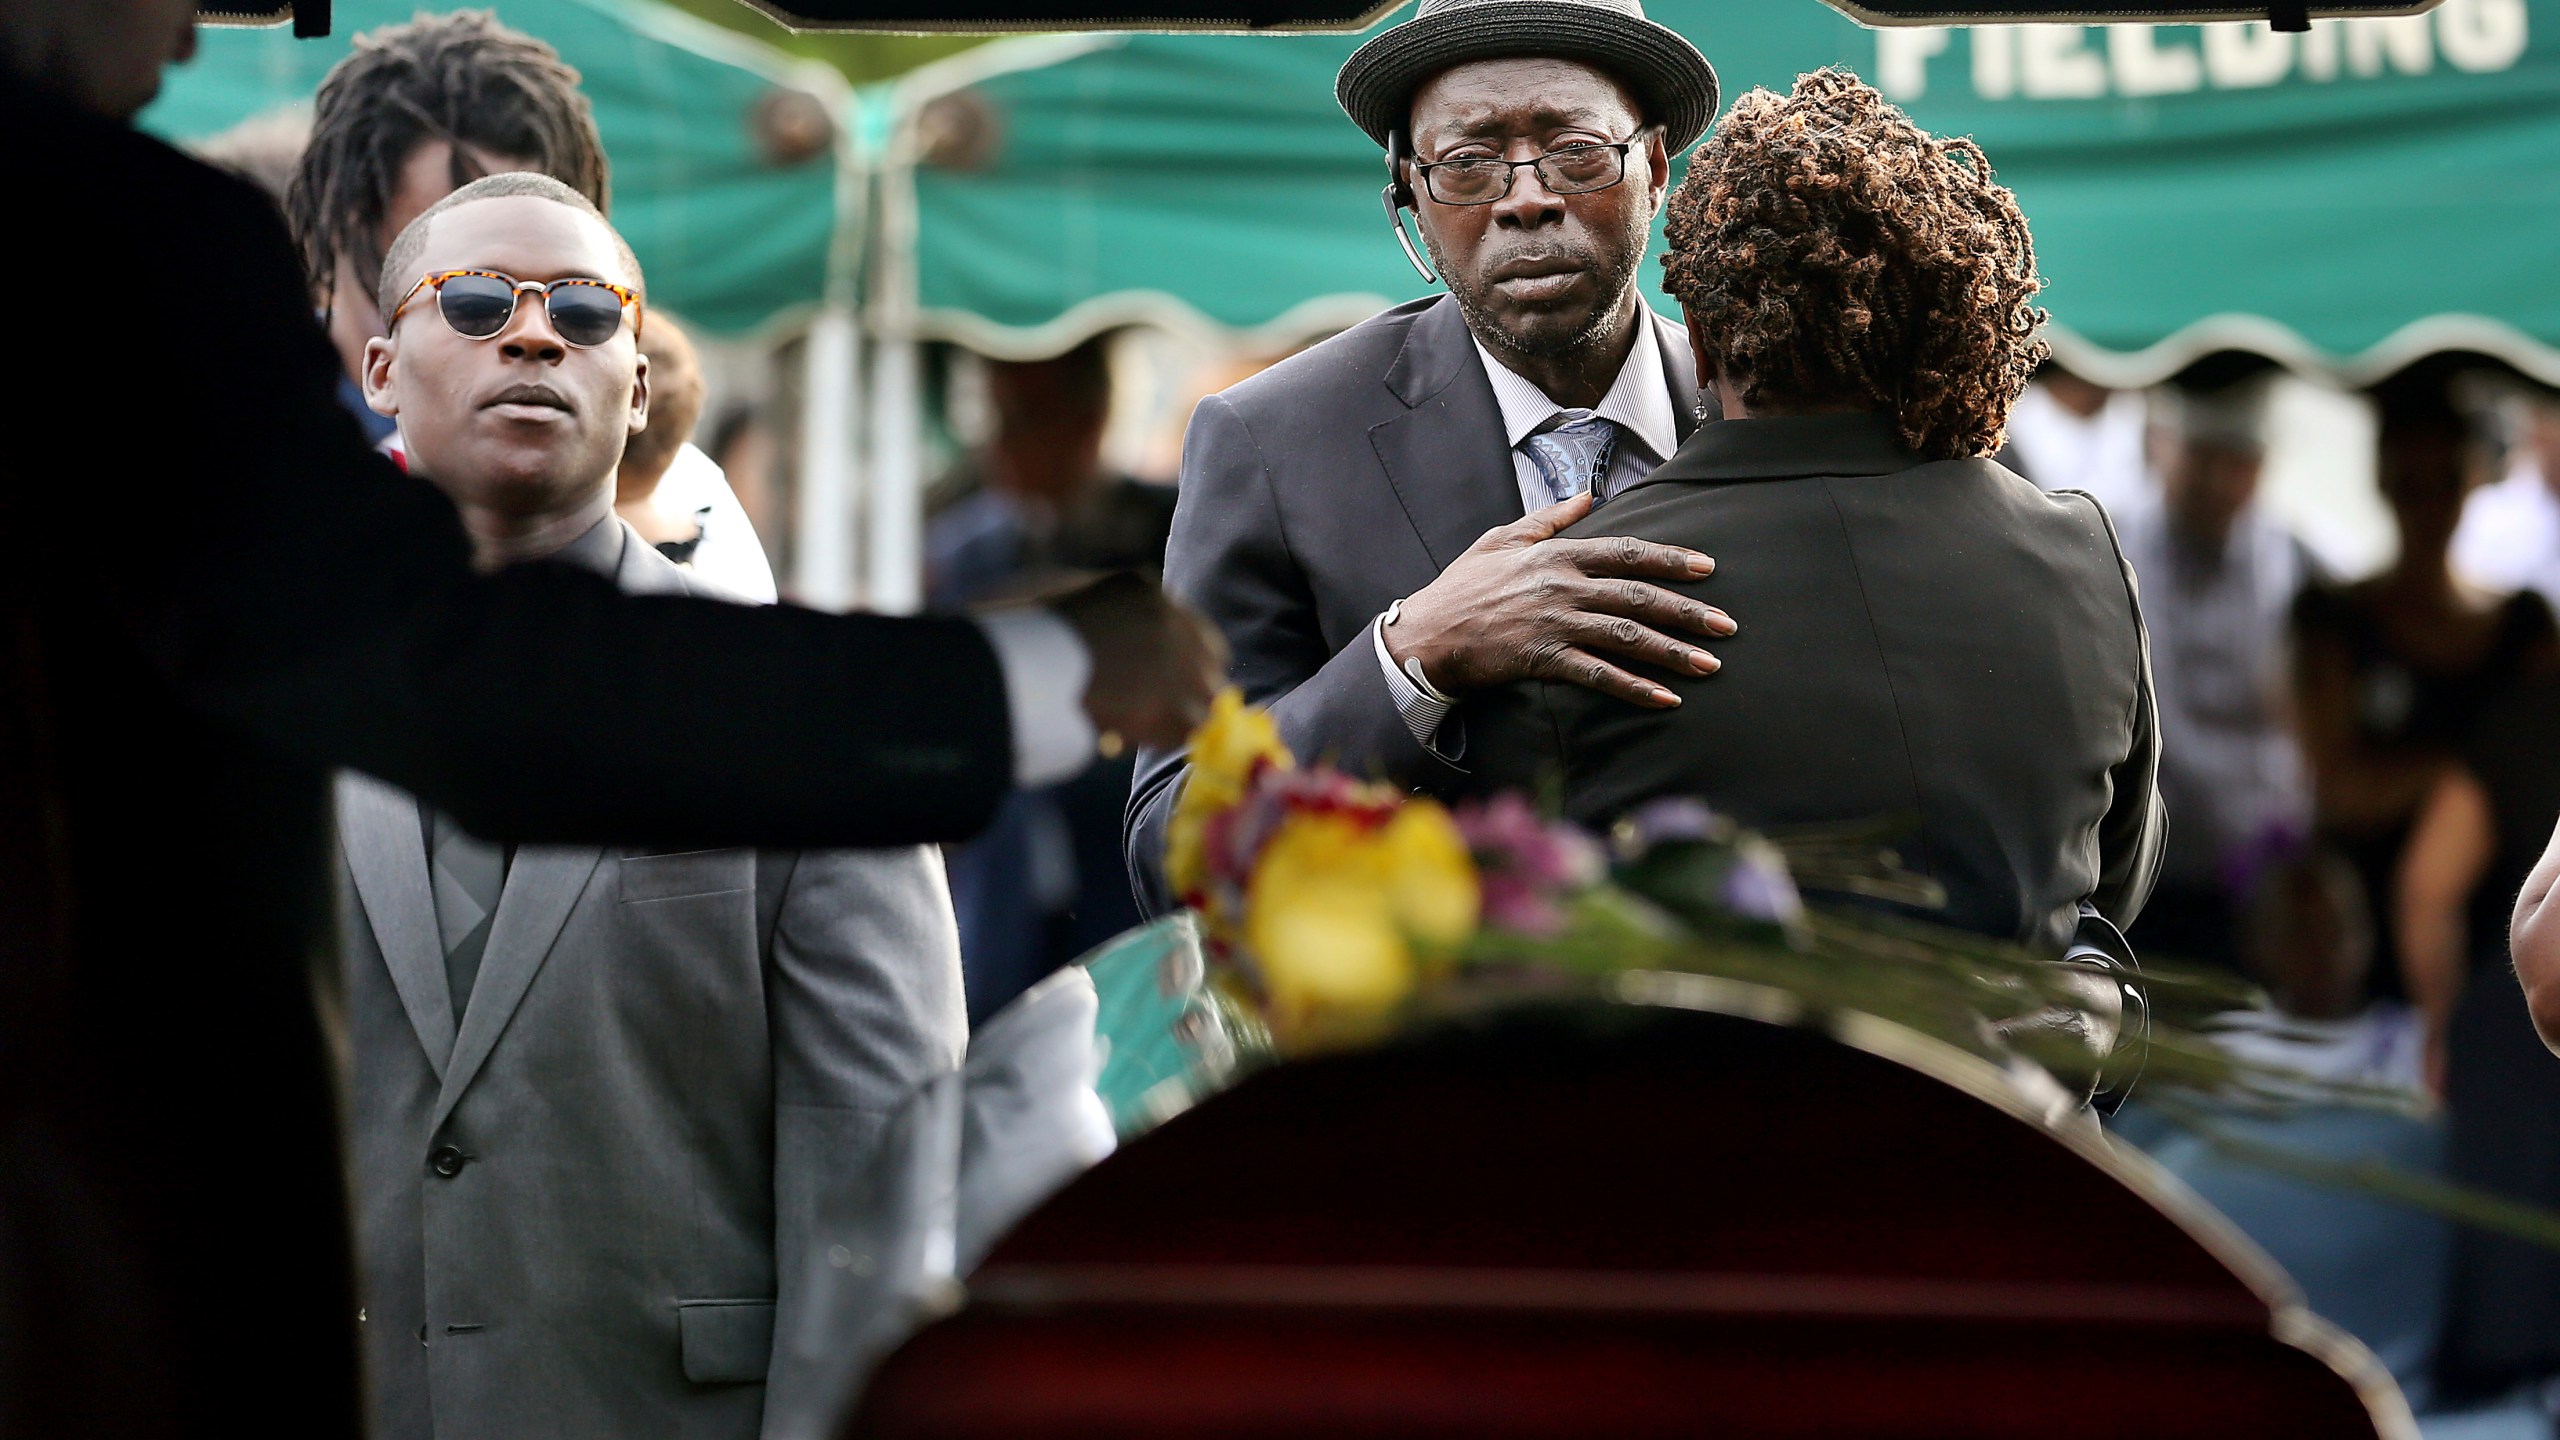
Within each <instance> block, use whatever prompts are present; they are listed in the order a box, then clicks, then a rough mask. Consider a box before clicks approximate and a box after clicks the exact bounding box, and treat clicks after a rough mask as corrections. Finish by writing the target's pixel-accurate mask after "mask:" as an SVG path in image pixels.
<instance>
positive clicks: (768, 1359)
mask: <svg viewBox="0 0 2560 1440" xmlns="http://www.w3.org/2000/svg"><path fill="white" fill-rule="evenodd" d="M676 1334H677V1336H678V1337H679V1339H680V1340H681V1341H682V1343H683V1347H684V1378H686V1379H687V1380H690V1381H692V1382H693V1383H694V1384H696V1385H761V1384H763V1383H764V1375H765V1370H766V1369H767V1368H768V1367H770V1366H771V1365H772V1363H773V1302H772V1301H770V1300H678V1301H677V1302H676Z"/></svg>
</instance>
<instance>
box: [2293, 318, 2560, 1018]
mask: <svg viewBox="0 0 2560 1440" xmlns="http://www.w3.org/2000/svg"><path fill="white" fill-rule="evenodd" d="M2374 400H2375V403H2376V406H2377V409H2378V411H2379V420H2380V427H2379V439H2378V442H2377V443H2378V450H2379V453H2378V455H2377V466H2376V468H2377V472H2378V479H2379V481H2380V484H2381V489H2382V495H2383V498H2384V500H2386V501H2387V502H2388V503H2389V504H2390V506H2391V511H2392V515H2393V517H2394V518H2395V519H2396V520H2397V522H2398V526H2399V533H2400V550H2399V554H2398V556H2397V557H2396V558H2395V559H2394V560H2393V561H2392V563H2391V566H2390V568H2389V569H2387V570H2385V571H2384V572H2383V573H2381V574H2380V575H2377V576H2374V577H2372V578H2370V579H2366V580H2360V581H2357V582H2354V583H2353V584H2347V585H2323V584H2315V585H2310V586H2306V587H2305V588H2304V589H2303V591H2302V594H2301V596H2300V598H2299V599H2298V600H2297V601H2296V602H2295V605H2294V611H2293V647H2294V706H2295V714H2296V719H2297V723H2298V725H2299V727H2300V732H2301V736H2302V748H2303V755H2304V759H2305V761H2306V762H2307V764H2308V765H2309V768H2310V775H2311V786H2312V797H2313V827H2314V830H2315V833H2316V834H2317V835H2318V836H2319V837H2320V839H2321V840H2322V841H2323V843H2326V844H2331V845H2334V846H2336V847H2337V848H2338V850H2339V851H2340V852H2341V853H2342V854H2344V855H2346V856H2347V857H2348V859H2349V860H2350V861H2351V862H2352V863H2353V864H2354V865H2355V867H2356V870H2357V873H2358V874H2359V875H2360V876H2361V877H2362V879H2363V881H2364V886H2365V891H2366V894H2367V895H2368V896H2369V897H2371V899H2372V900H2373V903H2374V905H2375V907H2376V909H2377V911H2378V912H2380V913H2379V917H2378V923H2377V925H2376V933H2377V936H2378V937H2379V939H2380V942H2381V957H2380V963H2378V964H2377V965H2376V966H2375V967H2374V985H2375V989H2376V991H2377V993H2380V994H2385V995H2390V996H2394V997H2400V996H2408V995H2409V993H2410V992H2409V981H2408V978H2407V977H2408V970H2407V966H2406V964H2405V962H2404V960H2403V957H2402V955H2401V953H2400V942H2401V940H2402V938H2403V936H2404V935H2405V934H2406V933H2407V932H2406V930H2405V928H2404V927H2403V926H2402V925H2401V923H2400V919H2399V914H2398V906H2399V900H2400V897H2401V895H2402V893H2403V889H2402V886H2401V879H2400V867H2401V857H2402V852H2403V850H2404V849H2405V847H2406V846H2407V843H2408V839H2409V836H2410V832H2411V829H2412V827H2413V826H2414V825H2415V824H2416V823H2417V820H2418V817H2419V814H2420V811H2421V810H2422V809H2423V808H2424V807H2425V806H2426V804H2427V802H2428V798H2429V796H2430V795H2431V794H2433V793H2434V792H2435V790H2436V788H2437V786H2438V784H2439V783H2440V782H2442V781H2443V780H2444V779H2445V777H2446V776H2447V774H2448V773H2449V772H2450V771H2451V770H2452V768H2453V767H2454V766H2455V765H2456V764H2457V763H2458V762H2459V761H2460V760H2461V759H2462V756H2463V747H2464V746H2465V744H2466V743H2467V742H2468V741H2469V739H2470V737H2471V734H2472V732H2473V729H2474V727H2475V726H2476V725H2477V724H2478V723H2479V721H2480V719H2481V717H2482V715H2483V714H2484V712H2485V711H2486V710H2487V709H2488V707H2489V706H2490V704H2491V703H2492V702H2493V701H2496V700H2498V699H2499V698H2500V697H2501V696H2502V695H2504V694H2505V693H2506V692H2508V691H2510V690H2511V689H2513V688H2514V687H2515V686H2516V685H2517V684H2518V682H2519V681H2521V680H2522V679H2524V678H2525V677H2527V676H2531V675H2536V674H2539V673H2542V672H2543V671H2545V670H2547V669H2548V668H2549V667H2550V666H2551V665H2552V664H2553V663H2555V657H2560V631H2555V627H2554V625H2553V622H2552V615H2551V611H2550V609H2549V607H2547V606H2546V605H2544V603H2543V602H2542V599H2541V598H2540V597H2539V596H2536V595H2533V594H2530V593H2522V594H2515V595H2503V596H2502V595H2495V594H2491V593H2488V592H2485V591H2481V590H2478V589H2475V588H2473V587H2471V586H2470V585H2467V584H2464V583H2463V582H2461V581H2459V580H2458V579H2456V578H2455V576H2454V575H2453V573H2452V570H2451V568H2450V565H2449V560H2448V553H2447V552H2448V547H2449V546H2450V545H2451V543H2452V539H2453V531H2454V526H2455V525H2456V523H2457V522H2458V521H2459V519H2460V517H2461V514H2462V507H2463V502H2464V499H2465V498H2466V497H2467V496H2468V495H2469V494H2470V492H2471V490H2472V489H2473V488H2474V487H2475V486H2476V485H2477V484H2478V483H2479V482H2480V480H2481V479H2482V478H2484V475H2485V473H2486V471H2487V469H2488V466H2489V464H2490V461H2491V458H2492V457H2491V452H2490V449H2489V447H2488V446H2487V445H2486V444H2484V443H2483V438H2482V436H2481V435H2480V433H2479V432H2478V431H2477V429H2476V428H2475V427H2474V426H2473V424H2472V422H2471V420H2470V418H2469V417H2468V416H2466V415H2465V414H2463V412H2462V411H2461V410H2460V409H2458V408H2457V407H2456V406H2455V404H2454V402H2453V398H2452V395H2451V393H2450V391H2449V388H2448V385H2447V382H2446V377H2445V376H2444V374H2443V373H2442V372H2441V371H2439V370H2437V369H2435V368H2434V367H2428V368H2427V369H2425V370H2423V371H2417V372H2410V373H2406V374H2403V375H2401V376H2399V377H2397V378H2395V379H2393V380H2391V381H2388V382H2385V384H2383V385H2382V386H2381V387H2379V388H2378V389H2377V391H2376V393H2375V396H2374ZM2536 823H2537V824H2539V823H2540V822H2539V821H2537V822H2536ZM2439 963H2440V962H2439ZM2412 998H2414V997H2412Z"/></svg>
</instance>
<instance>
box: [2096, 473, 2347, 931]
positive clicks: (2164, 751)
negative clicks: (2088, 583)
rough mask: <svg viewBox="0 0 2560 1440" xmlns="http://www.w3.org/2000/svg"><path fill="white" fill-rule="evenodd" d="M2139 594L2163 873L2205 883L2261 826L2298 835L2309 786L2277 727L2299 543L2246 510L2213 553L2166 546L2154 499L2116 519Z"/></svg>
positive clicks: (2289, 737)
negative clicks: (2161, 813) (2165, 822)
mask: <svg viewBox="0 0 2560 1440" xmlns="http://www.w3.org/2000/svg"><path fill="white" fill-rule="evenodd" d="M2116 533H2117V535H2118V537H2119V540H2120V542H2121V543H2122V545H2123V547H2124V556H2125V559H2126V560H2128V561H2130V562H2131V563H2132V565H2133V572H2134V574H2135V575H2136V576H2137V577H2138V578H2139V579H2140V582H2141V585H2142V619H2143V624H2144V627H2145V628H2146V629H2148V630H2149V632H2150V636H2151V677H2152V691H2153V695H2154V697H2155V699H2156V701H2157V703H2158V705H2159V708H2160V793H2161V797H2162V798H2163V799H2164V800H2165V801H2166V802H2167V803H2168V807H2169V814H2170V815H2171V816H2172V817H2173V820H2172V823H2171V825H2170V827H2169V839H2168V850H2167V854H2166V856H2165V857H2164V871H2165V873H2166V874H2167V875H2168V876H2169V877H2171V878H2173V879H2176V880H2180V881H2185V882H2188V883H2194V884H2210V883H2212V882H2214V881H2215V880H2217V879H2218V878H2219V877H2220V876H2221V873H2222V866H2223V863H2224V861H2225V860H2226V859H2227V858H2228V857H2229V856H2230V855H2231V854H2232V853H2233V852H2234V851H2236V850H2239V849H2242V848H2243V847H2246V846H2249V845H2251V844H2252V843H2253V842H2256V841H2260V840H2263V839H2264V838H2265V837H2266V835H2267V834H2268V832H2269V831H2271V830H2274V831H2283V832H2288V833H2292V834H2300V833H2301V832H2302V830H2303V828H2304V827H2305V826H2306V825H2307V824H2308V821H2309V818H2310V805H2311V801H2310V784H2309V779H2308V776H2307V774H2306V772H2305V770H2304V768H2303V761H2302V752H2301V748H2300V746H2299V745H2298V744H2297V743H2296V741H2295V739H2294V736H2293V730H2292V727H2291V725H2290V724H2289V723H2288V718H2287V717H2288V709H2287V702H2286V698H2285V697H2286V681H2287V676H2288V674H2289V665H2290V662H2289V659H2288V656H2289V654H2290V648H2289V645H2288V643H2287V641H2288V636H2289V634H2290V623H2291V616H2292V608H2293V597H2294V594H2295V592H2296V591H2298V590H2300V589H2301V588H2302V584H2303V581H2304V578H2305V577H2304V574H2303V570H2304V566H2303V560H2302V550H2301V547H2300V546H2298V545H2297V544H2295V543H2294V540H2293V538H2292V537H2291V536H2290V535H2287V534H2286V533H2285V532H2284V530H2283V529H2281V528H2280V527H2278V526H2277V525H2276V523H2275V521H2274V520H2272V519H2271V518H2269V517H2268V516H2267V515H2266V514H2265V512H2263V511H2261V510H2260V509H2258V508H2257V507H2256V506H2251V507H2249V508H2248V509H2247V510H2244V511H2242V512H2241V514H2240V518H2239V519H2238V520H2237V521H2235V522H2233V524H2232V527H2231V535H2230V537H2229V539H2228V540H2227V541H2226V542H2225V544H2224V546H2223V553H2222V554H2221V555H2219V556H2199V555H2195V554H2192V553H2190V552H2189V551H2188V550H2186V549H2185V548H2184V547H2182V546H2180V545H2178V544H2176V543H2175V541H2174V540H2173V538H2172V536H2171V535H2170V531H2169V523H2168V516H2167V513H2166V511H2165V510H2164V508H2163V507H2162V505H2161V504H2160V502H2159V501H2158V500H2156V499H2151V500H2144V501H2141V502H2139V503H2137V504H2135V505H2133V506H2132V507H2131V508H2130V509H2129V510H2128V511H2126V512H2124V513H2122V514H2119V515H2117V516H2116Z"/></svg>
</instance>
